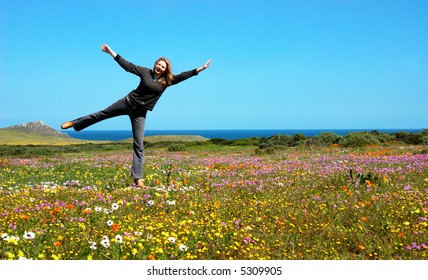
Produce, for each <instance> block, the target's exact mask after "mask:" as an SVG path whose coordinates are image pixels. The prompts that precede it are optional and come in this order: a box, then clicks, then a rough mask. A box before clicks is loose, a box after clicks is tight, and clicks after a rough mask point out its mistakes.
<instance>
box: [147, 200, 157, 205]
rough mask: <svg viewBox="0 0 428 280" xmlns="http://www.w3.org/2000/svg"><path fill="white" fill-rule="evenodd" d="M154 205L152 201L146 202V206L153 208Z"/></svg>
mask: <svg viewBox="0 0 428 280" xmlns="http://www.w3.org/2000/svg"><path fill="white" fill-rule="evenodd" d="M153 205H155V202H154V201H153V200H149V201H147V206H153Z"/></svg>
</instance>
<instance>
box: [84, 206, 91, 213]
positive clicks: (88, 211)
mask: <svg viewBox="0 0 428 280" xmlns="http://www.w3.org/2000/svg"><path fill="white" fill-rule="evenodd" d="M83 213H85V214H86V215H88V214H89V213H91V208H86V209H85V210H83Z"/></svg>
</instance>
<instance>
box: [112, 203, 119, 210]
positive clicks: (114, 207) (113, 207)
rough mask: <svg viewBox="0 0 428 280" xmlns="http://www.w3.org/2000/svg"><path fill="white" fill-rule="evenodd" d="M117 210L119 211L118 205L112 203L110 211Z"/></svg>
mask: <svg viewBox="0 0 428 280" xmlns="http://www.w3.org/2000/svg"><path fill="white" fill-rule="evenodd" d="M117 209H119V204H117V203H113V204H112V205H111V210H117Z"/></svg>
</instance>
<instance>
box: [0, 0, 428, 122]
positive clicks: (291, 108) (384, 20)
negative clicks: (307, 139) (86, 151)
mask: <svg viewBox="0 0 428 280" xmlns="http://www.w3.org/2000/svg"><path fill="white" fill-rule="evenodd" d="M427 11H428V1H425V0H402V1H397V0H388V1H387V0H384V1H383V0H271V1H265V0H233V1H231V0H207V1H202V0H181V1H174V0H150V1H145V0H133V1H128V0H122V1H117V0H115V1H102V0H94V1H77V0H76V1H71V0H70V1H66V0H57V1H51V0H49V1H42V0H39V1H29V0H27V1H22V0H2V1H0V30H1V32H0V33H1V35H0V36H1V37H0V50H1V52H0V62H1V63H0V65H1V66H0V94H1V96H0V97H1V103H0V127H6V126H10V125H15V124H20V123H25V122H30V121H43V122H45V123H46V124H48V125H50V126H52V127H54V128H56V129H60V128H59V126H60V124H61V123H62V122H64V121H67V120H71V119H74V118H77V117H80V116H83V115H86V114H89V113H92V112H95V111H98V110H101V109H103V108H105V107H107V106H108V105H110V104H111V103H113V102H115V101H116V100H118V99H120V98H122V97H123V96H125V95H126V94H128V93H129V92H130V91H131V90H132V89H134V88H135V87H136V86H137V85H138V82H139V79H138V77H137V76H134V75H132V74H130V73H127V72H125V71H124V70H123V69H122V68H120V66H119V65H118V64H117V63H116V62H115V61H114V60H113V59H112V58H111V57H110V56H109V55H107V54H105V53H103V52H101V51H100V49H99V46H100V45H101V44H103V43H107V44H109V45H110V47H111V48H112V49H113V50H114V51H116V52H117V53H119V54H120V55H122V56H123V57H124V58H125V59H127V60H129V61H131V62H133V63H135V64H138V65H142V66H146V67H149V68H151V67H152V66H153V62H154V61H155V60H156V59H157V58H158V57H160V56H166V57H168V58H169V59H170V60H171V62H172V66H173V71H174V73H179V72H182V71H185V70H190V69H193V68H196V67H199V66H202V65H203V64H204V63H205V61H206V60H207V59H212V60H213V61H212V64H211V67H210V68H209V69H207V70H206V71H203V72H201V73H200V74H199V76H197V77H193V78H191V79H189V80H187V81H185V82H183V83H181V84H179V85H176V86H173V87H171V88H168V89H167V90H166V92H165V93H164V95H163V96H162V98H161V99H160V101H159V102H158V103H157V105H156V107H155V109H154V110H153V111H152V112H150V113H149V114H148V117H147V122H146V129H151V130H157V129H328V128H332V129H333V128H363V129H366V128H367V129H369V128H371V129H375V128H379V129H382V128H400V129H401V128H417V129H419V128H428V113H427V112H428V110H427V108H428V16H427V15H428V14H427ZM88 129H92V130H96V129H124V130H129V129H130V123H129V119H128V117H126V116H124V117H119V118H116V119H112V120H107V121H104V122H102V123H99V124H96V125H94V126H92V127H90V128H88Z"/></svg>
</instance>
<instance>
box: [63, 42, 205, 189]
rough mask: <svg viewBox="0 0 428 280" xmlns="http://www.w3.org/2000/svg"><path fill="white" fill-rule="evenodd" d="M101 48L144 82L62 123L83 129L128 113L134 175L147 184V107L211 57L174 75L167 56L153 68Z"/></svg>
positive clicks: (109, 49)
mask: <svg viewBox="0 0 428 280" xmlns="http://www.w3.org/2000/svg"><path fill="white" fill-rule="evenodd" d="M101 50H102V51H103V52H105V53H107V54H109V55H111V56H112V57H113V58H114V60H116V62H117V63H119V65H120V66H121V67H122V68H123V69H125V71H127V72H130V73H132V74H135V75H137V76H139V77H140V84H139V85H138V87H137V88H136V89H134V90H132V91H131V92H130V93H129V94H128V95H127V96H125V97H124V98H122V99H120V100H118V101H116V102H115V103H113V104H112V105H110V106H109V107H107V108H106V109H104V110H101V111H99V112H96V113H93V114H90V115H87V116H84V117H81V118H78V119H75V120H73V121H68V122H65V123H63V124H62V125H61V128H62V129H68V128H70V127H72V128H73V129H74V130H76V131H80V130H82V129H84V128H86V127H88V126H90V125H93V124H95V123H97V122H100V121H102V120H105V119H108V118H113V117H117V116H120V115H128V116H129V118H130V120H131V125H132V135H133V139H134V142H133V148H134V152H133V161H132V171H131V176H132V177H133V178H134V182H135V184H136V185H137V186H139V187H143V186H144V184H143V180H142V177H143V174H142V173H143V164H144V147H143V138H144V126H145V122H146V114H147V111H151V110H153V108H154V106H155V104H156V102H157V101H158V100H159V98H160V97H161V95H162V93H163V92H164V91H165V89H166V88H167V87H169V86H172V85H175V84H178V83H180V82H182V81H184V80H186V79H188V78H190V77H193V76H195V75H198V73H199V72H201V71H203V70H205V69H207V68H208V67H209V66H210V63H211V60H208V61H207V62H206V63H205V64H204V65H203V66H202V67H199V68H197V69H194V70H190V71H186V72H182V73H180V74H178V75H173V74H172V70H171V63H170V62H169V60H168V59H166V58H165V57H161V58H159V59H158V60H156V62H155V64H154V66H153V69H149V68H146V67H142V66H137V65H134V64H132V63H130V62H128V61H126V60H125V59H124V58H122V57H121V56H120V55H118V54H117V53H116V52H114V51H113V50H112V49H111V48H110V47H109V46H108V45H106V44H104V45H101Z"/></svg>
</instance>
